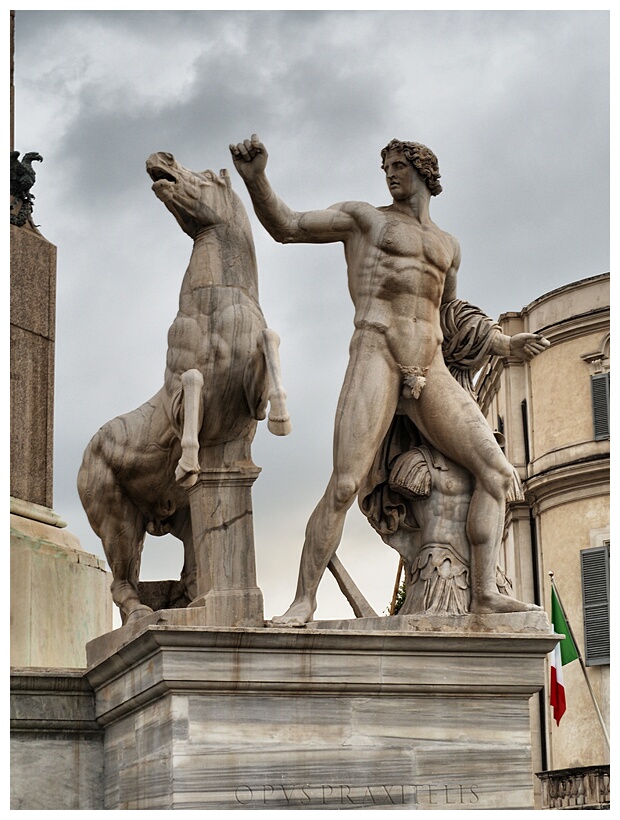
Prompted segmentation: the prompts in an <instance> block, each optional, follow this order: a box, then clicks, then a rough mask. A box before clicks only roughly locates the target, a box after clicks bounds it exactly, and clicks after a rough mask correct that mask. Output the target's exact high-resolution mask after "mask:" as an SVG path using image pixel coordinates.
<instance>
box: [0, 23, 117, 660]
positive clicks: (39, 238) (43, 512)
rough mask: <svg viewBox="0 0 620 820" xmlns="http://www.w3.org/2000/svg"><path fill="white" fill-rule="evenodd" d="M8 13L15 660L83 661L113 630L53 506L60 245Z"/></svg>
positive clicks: (95, 572) (102, 588) (93, 569)
mask: <svg viewBox="0 0 620 820" xmlns="http://www.w3.org/2000/svg"><path fill="white" fill-rule="evenodd" d="M14 19H15V18H14V12H13V11H11V97H10V99H11V479H10V489H11V665H12V666H20V667H24V666H25V667H30V666H43V667H83V666H85V665H86V650H85V646H86V642H87V641H88V640H90V639H92V638H94V637H96V636H97V635H100V634H101V633H102V632H106V631H107V630H109V629H110V626H111V621H112V615H111V612H112V609H111V600H110V595H109V591H108V587H109V579H108V577H107V573H106V571H105V565H104V562H103V561H101V559H99V558H97V557H96V556H95V555H89V554H88V553H86V552H84V550H83V549H82V547H81V545H80V542H79V540H78V539H77V538H76V537H75V536H74V535H72V534H71V533H70V532H69V531H68V530H67V529H66V526H67V525H66V523H65V522H64V521H63V520H62V518H61V517H60V516H59V515H57V514H56V513H55V512H54V510H53V509H52V506H53V454H54V453H53V450H54V446H53V438H54V426H53V424H54V345H55V324H56V246H55V245H53V244H52V243H51V242H49V241H48V240H47V239H46V238H45V237H44V236H43V235H42V234H41V233H40V231H39V230H38V228H37V226H36V225H35V223H34V222H33V219H32V200H31V195H30V187H31V186H32V184H34V169H33V162H34V161H37V162H41V159H42V158H41V157H40V155H39V154H36V153H27V154H25V155H24V156H23V157H21V159H20V154H19V152H16V151H14V130H13V123H14V84H13V68H14Z"/></svg>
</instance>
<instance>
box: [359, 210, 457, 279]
mask: <svg viewBox="0 0 620 820" xmlns="http://www.w3.org/2000/svg"><path fill="white" fill-rule="evenodd" d="M378 227H379V226H378ZM375 242H376V247H377V250H378V251H379V253H380V255H381V256H383V257H384V259H385V261H386V262H387V261H388V260H389V259H390V258H393V259H394V261H396V260H397V259H400V260H401V262H404V263H405V264H407V263H412V264H413V265H414V266H419V265H422V266H423V267H426V266H430V267H431V268H434V269H435V270H436V271H438V272H441V273H445V272H446V271H447V270H448V269H449V268H450V266H451V265H452V262H453V258H454V248H453V245H452V243H451V242H450V239H449V237H448V236H447V235H446V234H444V233H443V232H442V231H440V230H439V228H437V227H436V226H435V225H433V224H432V223H431V224H430V225H428V226H427V225H417V224H415V223H414V222H413V221H412V220H407V221H405V220H404V219H400V218H398V217H391V216H388V217H386V218H385V219H384V220H383V224H382V225H381V226H380V227H379V230H378V231H377V235H376V237H375ZM388 264H389V263H388ZM398 266H399V267H400V265H398Z"/></svg>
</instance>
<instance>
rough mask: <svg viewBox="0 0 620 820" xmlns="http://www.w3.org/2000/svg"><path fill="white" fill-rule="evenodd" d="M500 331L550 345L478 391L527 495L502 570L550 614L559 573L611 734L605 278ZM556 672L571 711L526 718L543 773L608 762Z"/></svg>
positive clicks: (512, 523)
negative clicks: (557, 717)
mask: <svg viewBox="0 0 620 820" xmlns="http://www.w3.org/2000/svg"><path fill="white" fill-rule="evenodd" d="M499 323H500V325H501V327H502V331H503V332H504V333H506V334H510V335H512V334H515V333H519V332H523V331H529V332H536V333H538V332H540V333H542V334H544V335H545V336H546V337H547V338H548V339H549V341H550V342H551V346H550V347H549V348H548V349H547V350H546V351H545V352H544V353H543V354H541V355H540V356H537V357H535V358H534V359H533V360H532V361H531V362H528V363H523V362H521V361H517V360H516V359H514V360H513V359H510V358H509V359H498V358H494V359H493V360H492V361H491V362H490V363H489V365H488V366H487V367H486V368H485V369H484V370H483V372H482V373H481V374H480V376H479V379H478V383H477V387H478V391H479V400H480V404H481V407H482V409H483V412H484V414H485V416H486V418H487V420H488V422H489V424H490V425H491V426H492V427H493V429H495V430H497V431H498V432H499V433H501V434H502V436H503V441H504V447H505V452H506V456H507V457H508V459H509V461H511V462H512V463H513V464H514V465H515V466H516V467H517V468H518V470H519V473H520V475H521V478H522V480H523V485H524V490H525V501H524V502H516V503H513V504H511V506H510V509H509V511H508V515H507V521H506V527H505V533H504V544H503V556H502V559H503V562H504V567H505V570H506V572H507V575H508V576H509V577H510V578H511V579H512V581H513V584H514V593H515V594H516V596H517V597H523V598H524V599H527V600H531V601H535V602H536V603H539V604H540V605H542V606H543V607H544V608H545V610H546V611H547V612H548V613H550V607H551V580H550V575H549V573H551V572H552V573H553V574H554V579H555V583H556V588H557V590H558V592H559V594H560V598H561V601H562V604H563V607H564V611H565V614H566V616H567V618H568V621H569V623H570V626H571V628H572V631H573V634H574V636H575V639H576V642H577V644H578V648H579V651H580V653H581V655H582V657H583V659H584V662H585V665H586V669H587V674H588V678H589V681H590V685H591V688H592V691H593V693H594V696H595V699H596V701H597V704H598V707H599V709H600V713H601V716H602V719H603V722H604V723H605V725H606V727H607V731H609V714H610V704H609V548H610V518H609V511H610V505H609V496H610V440H609V383H610V375H609V374H610V350H609V340H610V295H609V274H608V273H606V274H601V275H599V276H593V277H590V278H587V279H583V280H580V281H578V282H574V283H572V284H569V285H566V286H564V287H562V288H558V289H556V290H554V291H551V292H550V293H546V294H544V295H543V296H541V297H539V298H538V299H536V300H535V301H534V302H532V303H531V304H529V305H527V306H526V307H524V308H523V310H521V311H520V312H519V313H506V314H503V315H502V316H501V317H500V320H499ZM563 673H564V683H565V689H566V694H567V711H566V713H565V715H564V716H563V718H562V720H561V723H560V725H559V726H556V724H555V722H554V721H553V718H552V715H551V712H550V709H549V706H548V691H546V690H545V692H544V693H542V695H541V699H540V703H539V708H538V709H534V710H533V711H534V712H535V714H534V716H533V732H534V746H535V747H538V754H539V757H540V768H539V771H558V770H565V769H583V768H584V767H598V766H601V765H605V764H608V763H609V749H608V745H607V743H606V740H605V735H604V732H603V730H602V728H601V725H600V720H599V718H598V716H597V711H596V707H595V706H594V704H593V700H592V697H591V695H590V692H589V689H588V686H587V683H586V680H585V678H584V675H583V672H582V668H581V665H580V663H579V661H578V660H577V661H573V662H572V663H570V664H568V665H566V666H565V667H564V668H563ZM607 782H608V780H607Z"/></svg>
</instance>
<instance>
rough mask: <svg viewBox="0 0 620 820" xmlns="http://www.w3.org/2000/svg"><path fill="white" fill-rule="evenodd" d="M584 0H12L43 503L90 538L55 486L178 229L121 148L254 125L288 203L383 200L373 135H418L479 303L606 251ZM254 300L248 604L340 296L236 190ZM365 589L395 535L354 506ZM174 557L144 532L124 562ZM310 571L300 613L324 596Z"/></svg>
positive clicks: (604, 165)
mask: <svg viewBox="0 0 620 820" xmlns="http://www.w3.org/2000/svg"><path fill="white" fill-rule="evenodd" d="M608 22H609V20H608V14H607V13H605V12H587V11H581V12H568V11H561V12H550V11H549V12H499V11H496V12H481V11H472V12H456V11H446V12H433V11H426V12H394V11H386V12H383V11H372V12H345V11H335V12H328V11H322V12H313V11H306V12H290V11H289V12H265V11H259V12H249V11H230V12H225V11H219V12H187V11H179V12H173V11H165V12H151V11H149V12H137V11H131V12H102V11H94V12H87V11H78V12H67V11H64V12H55V11H52V12H42V11H35V12H20V11H18V12H17V14H16V33H15V36H16V53H15V59H16V66H15V70H16V74H15V83H16V147H17V148H18V149H19V150H21V151H27V150H37V151H39V152H40V153H41V154H42V155H43V156H44V158H45V161H44V163H42V165H41V168H40V170H39V171H38V176H37V189H36V195H37V200H36V207H35V221H36V222H37V223H38V224H40V225H41V226H42V227H41V230H42V232H43V234H44V235H45V236H46V237H47V238H48V239H50V241H52V242H54V243H55V244H57V245H58V248H59V251H58V300H57V311H58V313H57V343H56V355H57V362H56V428H55V452H56V461H55V479H54V481H55V507H56V509H57V510H58V512H59V513H60V514H61V515H62V516H63V517H64V518H66V519H67V520H68V521H69V524H70V528H71V529H72V531H74V532H75V533H76V534H77V535H78V536H79V537H80V539H81V541H82V543H83V545H84V546H85V548H86V549H88V550H89V551H92V552H97V553H98V554H101V547H100V545H99V544H98V543H97V540H96V539H95V537H94V535H93V534H92V533H91V531H90V528H89V526H88V523H87V522H86V520H85V516H84V513H83V512H82V510H81V507H80V503H79V500H78V499H77V493H76V491H75V477H76V473H77V470H78V467H79V463H80V460H81V454H82V451H83V449H84V447H85V445H86V443H87V442H88V440H89V438H90V437H91V436H92V434H93V433H94V432H95V430H96V429H97V427H98V426H100V425H101V424H102V423H103V422H105V421H106V420H107V419H108V418H111V417H112V416H115V415H118V414H119V413H122V412H125V411H127V410H130V409H132V408H133V407H135V406H137V405H138V404H141V403H142V402H143V401H145V400H146V399H147V398H149V397H150V396H151V395H152V394H153V393H155V392H156V390H157V389H158V388H159V387H160V385H161V382H162V379H163V368H164V361H165V355H166V332H167V329H168V326H169V324H170V323H171V321H172V319H173V318H174V315H175V312H176V308H177V302H178V291H179V287H180V282H181V278H182V275H183V272H184V270H185V267H186V265H187V262H188V259H189V255H190V251H191V242H190V241H189V239H188V237H186V236H185V235H184V234H182V232H181V231H180V230H179V228H178V227H177V225H176V223H175V221H174V219H173V218H172V216H171V215H170V214H169V213H168V212H167V211H166V209H165V207H164V206H163V205H162V203H161V202H159V201H158V200H157V199H156V198H155V196H154V195H153V193H152V191H151V190H150V186H151V183H150V180H149V179H148V177H147V175H146V173H145V168H144V163H145V160H146V158H147V156H148V155H149V154H150V153H151V152H153V151H158V150H168V151H171V152H172V153H173V154H175V156H176V157H177V158H178V160H179V161H180V162H181V163H182V164H184V165H185V166H187V167H189V168H193V169H195V170H200V169H204V168H207V167H208V168H212V169H213V170H215V171H218V170H219V169H220V168H223V167H227V168H229V169H230V170H231V175H232V179H233V184H234V186H235V188H236V190H237V191H238V192H239V194H240V196H241V197H242V199H243V201H244V202H245V203H246V205H247V207H248V209H249V210H250V203H249V199H248V197H247V194H246V192H245V189H244V187H243V184H242V183H241V181H240V179H239V177H238V175H237V173H236V171H235V170H234V169H233V167H232V162H231V158H230V153H229V150H228V145H229V143H230V142H231V141H232V142H237V141H240V140H243V139H245V138H248V137H250V136H251V134H252V133H253V132H257V133H258V134H259V136H260V137H261V138H262V139H263V140H264V142H265V144H266V146H267V148H268V151H269V155H270V160H269V166H268V175H269V178H270V179H271V181H272V183H273V186H274V188H275V190H276V191H277V192H278V194H280V195H281V196H282V197H283V199H285V201H287V202H288V203H289V204H290V205H291V206H292V207H293V208H296V209H299V210H304V209H308V208H318V207H326V206H328V205H330V204H332V203H334V202H338V201H342V200H346V199H360V200H365V201H369V202H372V203H373V204H376V205H380V204H388V202H389V197H388V192H387V190H386V187H385V182H384V178H383V175H382V172H381V169H380V157H379V151H380V149H381V148H382V147H383V146H384V145H385V144H386V143H387V142H388V141H389V140H390V139H392V138H393V137H397V138H399V139H413V140H417V141H421V142H424V143H426V144H428V145H429V146H430V147H431V148H432V149H433V150H434V151H435V152H436V153H437V155H438V157H439V162H440V168H441V173H442V183H443V185H444V192H443V193H442V194H441V196H439V197H437V198H436V199H434V201H433V203H432V210H431V213H432V217H433V219H434V220H435V221H436V222H437V224H438V225H439V226H440V227H442V228H444V229H445V230H447V231H449V232H451V233H453V234H454V235H455V236H456V237H457V238H458V239H459V241H460V243H461V246H462V249H463V263H462V268H461V273H460V282H459V295H460V296H462V297H463V298H467V299H469V300H470V301H472V302H474V303H477V304H479V305H480V306H481V307H483V308H484V309H485V310H487V311H488V312H489V313H490V315H492V316H497V315H498V314H499V313H501V312H504V311H518V310H520V309H521V308H522V307H523V306H524V305H525V304H527V303H529V302H531V301H533V300H534V299H536V298H537V297H538V296H540V295H542V294H543V293H545V292H547V291H549V290H551V289H553V288H555V287H559V286H560V285H563V284H566V283H567V282H570V281H575V280H577V279H581V278H585V277H587V276H591V275H595V274H598V273H601V272H603V271H605V270H608V269H609V268H608V266H609V256H608V234H609V214H608V197H609V169H608V152H609V138H608V135H609V105H608V100H609V43H608ZM250 217H251V221H252V225H253V230H254V237H255V242H256V248H257V257H258V262H259V272H260V292H261V304H262V307H263V310H264V312H265V315H266V317H267V320H268V322H269V324H270V325H271V326H272V327H274V329H275V330H276V331H277V332H278V333H279V334H280V336H281V337H282V346H281V358H282V366H283V376H284V382H285V387H286V389H287V392H288V394H289V408H290V411H291V415H292V418H293V434H292V435H291V436H290V437H289V438H286V439H277V438H275V437H273V436H271V435H269V434H268V432H267V430H266V428H265V427H264V426H263V425H259V431H258V434H257V437H256V440H255V443H254V448H253V453H254V460H255V461H256V463H257V464H259V465H261V466H262V467H263V473H262V474H261V477H260V478H259V480H258V481H257V483H256V485H255V489H254V517H255V524H256V545H257V563H258V570H259V584H260V585H261V587H262V588H263V591H264V594H265V600H266V610H267V614H268V615H272V614H275V613H276V612H277V611H278V610H280V609H281V610H283V609H284V608H285V607H286V605H287V604H288V603H289V599H290V597H291V596H292V593H293V587H294V583H295V575H296V571H297V564H298V560H299V554H300V549H301V542H302V540H303V531H304V527H305V522H306V520H307V518H308V516H309V514H310V512H311V510H312V508H313V506H314V504H315V503H316V501H317V500H318V498H319V497H320V495H321V493H322V492H323V489H324V485H325V483H326V482H327V479H328V477H329V471H330V459H331V448H332V426H333V417H334V413H335V408H336V401H337V398H338V391H339V388H340V384H341V382H342V378H343V374H344V369H345V366H346V360H347V348H348V341H349V338H350V334H351V330H352V318H353V311H352V306H351V302H350V299H349V296H348V293H347V284H346V273H345V265H344V260H343V255H342V248H341V246H340V245H329V246H310V247H306V246H286V247H282V246H280V245H277V244H276V243H275V242H273V240H272V239H271V238H270V237H269V236H268V235H267V234H266V233H265V231H264V230H263V228H262V227H261V226H260V225H259V223H258V221H257V220H256V218H255V217H254V215H253V213H250ZM339 555H341V557H342V560H343V561H344V562H345V564H346V565H347V566H348V568H349V570H350V571H351V573H352V575H353V576H354V577H355V579H356V581H357V582H358V583H359V585H360V587H361V588H362V590H363V591H364V592H365V594H367V596H368V597H369V599H370V600H371V602H372V603H373V605H374V606H375V608H377V609H378V610H380V611H382V610H383V608H384V606H385V605H387V602H388V600H389V597H390V595H391V591H392V583H393V577H394V572H395V568H396V563H397V561H396V556H395V553H393V551H392V550H389V549H388V548H387V547H385V546H384V545H383V544H382V542H381V541H380V540H379V539H378V538H377V537H376V535H375V534H374V533H373V532H372V531H371V530H370V527H368V525H367V523H366V522H365V521H364V520H363V519H362V517H361V516H360V515H359V513H356V512H355V510H353V511H352V512H351V513H350V515H349V520H348V522H347V527H346V530H345V538H344V541H343V545H342V549H341V550H340V552H339ZM181 560H182V559H181V557H180V555H179V552H178V548H177V546H176V545H175V544H173V543H170V541H168V540H167V539H164V540H162V541H160V542H157V541H156V540H154V539H151V540H150V542H149V544H147V548H146V549H145V553H144V567H145V575H147V576H149V577H155V578H157V577H173V575H174V573H177V572H178V568H179V567H180V562H181ZM329 584H330V582H329V581H326V582H325V592H324V593H323V596H324V597H323V600H324V602H325V603H324V604H321V605H320V606H321V607H324V608H323V609H321V608H320V609H319V613H318V614H319V616H320V617H324V616H327V615H331V614H334V616H335V617H337V615H338V614H339V613H340V614H343V615H346V613H347V611H348V607H347V605H346V604H344V605H343V604H341V602H340V598H339V593H338V592H337V591H336V592H333V594H332V591H331V587H330V586H329Z"/></svg>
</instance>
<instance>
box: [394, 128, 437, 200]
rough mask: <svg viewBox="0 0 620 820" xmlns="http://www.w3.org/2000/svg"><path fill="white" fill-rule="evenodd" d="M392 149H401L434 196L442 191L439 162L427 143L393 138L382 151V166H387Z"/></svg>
mask: <svg viewBox="0 0 620 820" xmlns="http://www.w3.org/2000/svg"><path fill="white" fill-rule="evenodd" d="M390 151H399V152H400V153H401V154H404V155H405V157H406V158H407V159H408V160H409V162H410V163H411V164H412V165H413V167H414V168H415V169H416V171H417V172H418V173H419V174H420V176H421V177H422V178H423V179H424V181H425V182H426V185H427V187H428V189H429V191H430V192H431V195H432V196H437V195H438V194H440V193H441V192H442V190H443V189H442V187H441V183H440V182H439V177H440V176H441V174H440V173H439V162H438V160H437V157H436V156H435V154H434V153H433V152H432V151H431V149H430V148H427V147H426V145H422V144H421V143H419V142H401V140H392V141H391V142H389V143H388V144H387V145H386V146H385V148H384V149H383V150H382V151H381V167H382V168H385V158H386V156H387V155H388V153H389V152H390Z"/></svg>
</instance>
